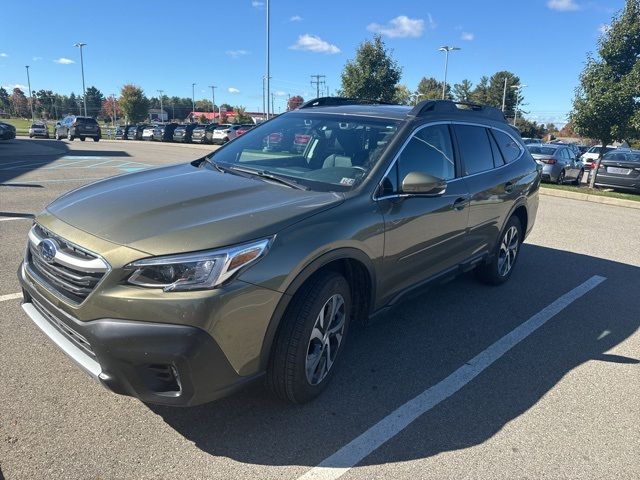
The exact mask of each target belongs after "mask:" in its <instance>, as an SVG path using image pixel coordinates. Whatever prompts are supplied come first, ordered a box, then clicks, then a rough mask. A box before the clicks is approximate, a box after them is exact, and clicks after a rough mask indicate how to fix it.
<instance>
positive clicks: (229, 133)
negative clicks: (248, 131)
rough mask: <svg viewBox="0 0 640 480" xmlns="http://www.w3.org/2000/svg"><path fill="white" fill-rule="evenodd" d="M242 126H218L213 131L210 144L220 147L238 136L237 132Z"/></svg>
mask: <svg viewBox="0 0 640 480" xmlns="http://www.w3.org/2000/svg"><path fill="white" fill-rule="evenodd" d="M240 127H242V125H220V126H219V127H217V128H216V129H215V130H214V131H213V135H212V136H211V143H213V144H214V145H222V144H223V143H227V142H228V141H230V140H233V139H234V138H236V137H237V136H238V134H237V131H238V129H239V128H240Z"/></svg>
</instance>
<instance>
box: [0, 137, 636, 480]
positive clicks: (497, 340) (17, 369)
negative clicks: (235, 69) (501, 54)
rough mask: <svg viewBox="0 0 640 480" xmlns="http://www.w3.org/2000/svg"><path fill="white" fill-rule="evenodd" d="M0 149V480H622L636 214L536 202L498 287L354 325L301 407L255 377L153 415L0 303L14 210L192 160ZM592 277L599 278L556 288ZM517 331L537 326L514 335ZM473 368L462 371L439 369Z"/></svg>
mask: <svg viewBox="0 0 640 480" xmlns="http://www.w3.org/2000/svg"><path fill="white" fill-rule="evenodd" d="M63 145H64V147H63ZM6 147H8V145H7V144H0V184H2V185H1V186H0V234H1V235H0V238H1V239H2V243H1V245H0V469H1V471H2V472H3V474H4V477H5V478H6V479H7V480H14V479H39V478H68V479H97V478H100V479H111V478H131V479H142V478H145V479H146V478H149V479H152V478H153V479H158V478H162V479H164V478H203V479H205V478H206V479H210V478H211V479H227V478H238V479H244V478H255V479H275V478H282V479H297V478H299V477H301V476H303V475H307V477H305V478H336V475H335V474H336V472H339V473H340V474H343V475H342V477H341V478H343V479H353V480H355V479H357V480H368V479H374V478H375V479H378V478H380V479H382V478H401V479H417V478H425V479H427V478H436V479H443V478H445V479H446V478H451V479H461V478H473V479H476V478H486V479H503V478H504V479H507V478H508V479H513V478H553V479H555V478H594V479H595V478H598V479H603V478H611V479H613V478H616V479H621V478H628V479H637V478H640V428H639V419H640V401H639V400H640V375H639V374H640V366H639V365H638V362H639V360H638V359H639V358H640V334H639V333H638V327H639V325H640V295H639V294H638V293H639V292H638V285H640V268H639V267H640V210H635V209H627V208H623V207H614V206H605V205H598V204H592V203H586V202H581V201H575V200H569V199H561V198H555V197H544V196H543V197H542V198H541V206H540V211H539V215H538V221H537V225H536V228H535V230H534V233H533V234H532V235H531V236H530V238H529V239H528V240H527V243H526V245H525V246H524V247H523V250H522V256H521V258H520V260H519V264H518V266H517V269H516V271H515V272H514V275H513V277H512V279H511V281H510V282H509V283H508V284H506V285H504V286H502V287H499V288H490V287H486V286H483V285H480V284H478V283H476V282H475V281H474V280H473V277H472V276H471V275H469V276H464V277H461V278H458V279H456V280H454V281H452V282H450V283H448V284H446V285H442V286H439V287H435V288H432V289H431V290H429V291H427V292H424V293H421V294H420V295H417V296H416V297H414V298H413V299H411V300H409V301H407V302H405V303H403V304H402V305H401V306H399V307H397V308H396V309H395V310H394V311H392V312H390V313H389V314H388V315H386V317H385V318H382V319H380V320H378V321H376V322H375V323H374V324H373V325H370V326H368V327H366V328H359V329H358V330H357V331H356V332H355V335H353V336H352V337H351V339H350V340H351V343H350V345H349V348H348V349H347V350H346V351H345V354H346V358H345V362H344V364H343V368H342V369H341V370H340V371H339V373H338V375H337V376H336V378H335V381H334V382H333V383H332V385H331V386H330V388H329V389H328V391H327V392H326V393H325V394H324V395H323V396H322V397H321V398H320V399H319V400H318V401H316V402H313V403H312V404H309V405H305V406H298V407H292V406H289V405H285V404H283V403H281V402H279V401H277V400H275V399H273V398H272V397H271V396H269V395H268V394H267V393H266V392H265V391H264V390H263V389H262V387H261V386H260V385H256V386H253V387H251V388H250V389H248V390H246V391H244V392H241V393H239V394H237V395H235V396H233V397H231V398H227V399H223V400H221V401H218V402H214V403H211V404H209V405H204V406H201V407H196V408H191V409H169V408H161V407H154V406H151V407H150V406H146V405H144V404H142V403H140V402H138V401H137V400H134V399H131V398H127V397H121V396H117V395H114V394H112V393H110V392H108V391H106V390H105V389H103V388H101V387H100V386H99V385H97V384H94V383H92V382H91V381H90V380H89V379H88V378H87V377H86V376H85V375H84V374H83V373H82V372H80V371H79V370H78V369H77V368H76V367H75V366H74V365H72V364H71V362H70V361H68V360H67V359H66V358H65V356H64V354H62V353H61V352H59V351H58V350H57V349H56V347H55V346H53V345H52V344H51V342H49V341H48V340H47V339H46V338H45V337H44V335H43V334H41V333H40V332H39V331H38V329H37V328H36V327H35V326H34V325H32V324H31V323H30V321H28V319H27V318H26V317H25V315H24V314H23V313H22V311H21V309H20V306H19V299H16V298H11V296H10V295H11V294H13V293H16V292H17V291H18V286H17V281H16V280H15V273H14V272H15V270H16V269H17V267H18V263H19V259H20V256H21V254H22V251H23V248H24V243H25V237H26V233H27V230H28V228H29V224H30V221H29V220H28V219H18V220H14V218H19V217H18V215H24V216H26V215H30V214H34V213H37V212H38V211H39V210H41V209H42V208H43V207H44V206H45V205H46V203H48V202H49V201H50V200H51V199H53V198H54V197H55V196H57V195H59V194H60V193H62V192H63V191H66V190H68V189H70V188H75V187H78V186H80V185H82V184H84V183H87V182H89V181H91V179H95V178H101V177H104V176H107V175H114V174H118V173H123V171H126V169H127V168H138V167H139V166H141V167H145V168H146V167H147V166H148V165H159V164H164V163H172V162H176V161H179V160H193V159H195V158H198V157H199V156H201V155H202V153H203V152H202V150H201V149H198V148H195V149H194V148H189V147H176V146H165V145H157V144H154V145H143V144H137V143H130V144H128V143H126V142H120V143H116V142H112V143H107V142H100V143H98V144H94V143H89V142H85V143H84V144H80V143H78V142H75V143H74V144H72V145H71V146H70V147H69V146H68V144H66V143H60V144H56V143H55V142H46V141H27V140H24V141H20V142H19V143H14V144H13V145H11V149H12V150H11V152H13V153H10V154H7V151H8V149H7V148H6ZM67 148H69V149H68V150H67ZM25 152H27V153H25ZM79 157H100V158H99V159H98V158H90V159H81V158H79ZM25 159H29V160H28V161H27V160H25ZM100 162H106V163H102V164H99V163H100ZM16 165H18V166H19V167H15V166H16ZM10 167H13V168H10ZM7 185H9V186H7ZM34 185H37V186H34ZM594 276H600V277H605V278H606V280H604V281H602V283H600V284H599V285H597V286H595V288H593V289H592V290H585V291H583V293H584V294H583V295H582V296H579V297H578V296H576V295H575V292H576V288H578V289H579V288H580V287H579V286H580V285H583V284H584V283H585V282H589V281H590V279H592V278H593V277H594ZM568 292H569V297H570V301H565V302H564V303H563V305H564V308H563V309H560V310H557V309H556V310H557V312H558V313H557V314H554V313H555V312H556V310H553V309H554V308H555V307H556V306H557V305H558V303H557V302H558V299H559V298H560V299H562V298H564V299H565V300H566V299H567V298H569V297H567V296H566V295H565V294H567V293H568ZM3 298H8V299H6V300H3ZM567 302H568V303H567ZM550 306H551V307H550ZM552 310H553V311H552ZM541 319H542V320H544V322H542V323H540V322H539V321H540V320H541ZM532 320H533V321H534V323H535V321H538V325H539V328H537V329H534V330H531V328H530V326H531V325H533V324H532V323H531V321H532ZM545 322H546V323H545ZM516 329H517V330H516ZM514 331H516V332H526V334H525V336H524V337H523V338H522V341H521V342H519V343H517V344H513V345H512V348H510V349H508V350H506V351H500V352H499V355H498V354H496V351H497V350H496V348H495V346H496V345H498V346H504V345H505V342H508V341H510V340H509V339H513V334H512V335H511V336H509V337H505V336H506V335H507V334H510V332H514ZM505 338H506V340H505ZM478 356H479V357H478ZM489 357H491V362H490V363H488V364H486V365H485V368H483V369H481V370H479V371H477V375H475V376H472V377H468V378H466V377H465V378H463V377H459V376H456V374H455V373H454V372H460V371H462V372H467V371H469V369H474V368H476V369H478V365H479V364H480V363H479V362H481V361H484V360H486V359H487V358H489ZM478 358H480V360H478ZM472 359H473V360H472ZM483 359H484V360H483ZM461 378H462V380H461ZM452 382H453V383H452ZM453 384H455V385H456V386H457V388H455V389H452V390H451V391H449V392H448V394H445V396H444V397H443V398H442V399H441V401H439V402H437V403H435V405H433V406H432V408H427V409H426V410H425V409H423V410H421V411H424V412H425V413H424V414H422V415H419V416H418V417H417V419H416V420H415V421H413V422H411V423H409V425H408V426H407V428H405V429H403V430H401V431H400V432H399V433H398V434H397V435H396V436H393V437H390V435H389V431H391V430H384V431H385V432H386V433H385V435H386V436H385V435H383V441H382V442H381V446H380V447H379V448H376V449H371V448H369V449H367V448H365V450H364V452H365V456H364V457H363V459H362V460H361V461H359V462H358V463H357V464H356V465H355V466H354V467H353V468H350V469H349V468H346V469H343V470H339V469H336V468H332V469H329V470H318V469H313V468H314V467H316V466H317V465H319V464H321V463H322V462H323V461H325V460H326V459H327V458H332V457H331V456H332V455H333V454H334V453H335V452H337V451H345V448H346V452H347V454H351V455H352V454H353V449H352V448H351V447H345V446H346V445H348V444H349V443H350V442H352V441H353V440H354V439H357V438H362V437H360V436H361V435H362V434H364V433H365V432H370V431H371V429H372V428H373V429H374V430H375V429H376V428H378V429H379V428H381V427H380V425H382V426H387V427H388V426H389V425H391V426H397V422H398V418H395V417H392V418H391V419H390V420H389V417H388V415H389V414H390V413H391V412H393V411H394V410H396V409H398V408H401V409H402V408H403V406H406V404H407V402H408V401H411V400H412V399H416V398H418V399H420V398H427V399H431V398H432V396H433V395H434V394H442V392H443V388H444V387H443V386H445V387H446V386H447V385H448V386H451V385H453ZM429 389H431V390H429ZM425 392H427V393H426V397H424V395H425ZM434 392H435V393H434ZM420 395H423V396H422V397H419V396H420ZM410 405H414V404H410ZM421 406H422V407H424V404H421ZM401 411H403V410H401ZM383 419H386V420H385V421H386V422H387V423H383V424H380V423H379V422H380V421H381V420H383ZM385 440H386V441H385ZM352 445H353V444H352ZM359 445H362V444H359ZM364 445H365V447H367V446H368V447H370V444H366V442H365V444H364ZM341 449H342V450H341ZM369 450H371V453H368V454H367V452H368V451H369ZM332 466H333V467H338V466H340V464H335V463H334V464H333V465H332ZM0 477H1V475H0Z"/></svg>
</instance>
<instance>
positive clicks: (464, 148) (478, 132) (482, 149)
mask: <svg viewBox="0 0 640 480" xmlns="http://www.w3.org/2000/svg"><path fill="white" fill-rule="evenodd" d="M454 128H455V131H456V137H457V138H458V146H459V147H460V153H461V155H462V160H463V162H464V169H465V174H466V175H473V174H474V173H480V172H484V171H486V170H491V169H492V168H493V153H492V151H491V144H490V143H489V136H488V132H487V130H486V129H485V128H484V127H474V126H471V125H454Z"/></svg>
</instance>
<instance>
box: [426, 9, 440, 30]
mask: <svg viewBox="0 0 640 480" xmlns="http://www.w3.org/2000/svg"><path fill="white" fill-rule="evenodd" d="M427 23H428V24H429V28H430V29H431V30H433V29H434V28H436V27H437V26H438V24H437V23H436V21H435V20H434V19H433V17H432V16H431V14H430V13H427Z"/></svg>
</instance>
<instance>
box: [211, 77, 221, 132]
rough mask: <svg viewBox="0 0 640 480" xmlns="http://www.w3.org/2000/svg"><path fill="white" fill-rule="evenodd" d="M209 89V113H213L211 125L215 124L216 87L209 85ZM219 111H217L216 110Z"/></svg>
mask: <svg viewBox="0 0 640 480" xmlns="http://www.w3.org/2000/svg"><path fill="white" fill-rule="evenodd" d="M209 88H210V89H211V112H213V119H212V120H211V121H212V122H213V123H216V92H215V90H216V88H218V87H216V86H215V85H209ZM218 110H219V109H218ZM218 116H220V113H218Z"/></svg>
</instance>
